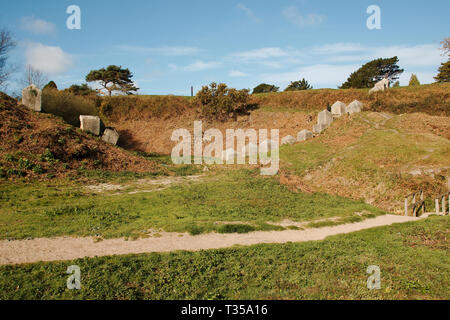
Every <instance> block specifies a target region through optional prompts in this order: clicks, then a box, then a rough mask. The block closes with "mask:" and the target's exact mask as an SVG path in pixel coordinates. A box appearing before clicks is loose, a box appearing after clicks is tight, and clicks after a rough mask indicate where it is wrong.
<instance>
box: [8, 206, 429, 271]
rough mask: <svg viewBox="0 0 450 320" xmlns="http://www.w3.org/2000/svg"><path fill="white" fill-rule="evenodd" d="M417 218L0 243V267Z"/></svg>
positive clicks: (303, 236) (300, 235) (286, 237)
mask: <svg viewBox="0 0 450 320" xmlns="http://www.w3.org/2000/svg"><path fill="white" fill-rule="evenodd" d="M419 219H421V218H414V217H404V216H397V215H384V216H379V217H376V218H374V219H367V220H364V221H362V222H358V223H351V224H344V225H338V226H332V227H324V228H318V229H307V230H286V231H258V232H251V233H248V234H218V233H209V234H203V235H198V236H191V235H188V234H179V233H161V237H158V238H155V237H152V238H146V239H139V240H135V241H126V240H124V239H109V240H104V241H100V242H95V241H94V239H92V238H69V237H61V238H40V239H32V240H18V241H8V240H2V241H0V265H10V264H21V263H32V262H39V261H59V260H73V259H77V258H83V257H95V256H109V255H121V254H132V253H135V254H136V253H149V252H169V251H175V250H187V251H198V250H206V249H219V248H227V247H231V246H234V245H243V246H248V245H254V244H258V243H286V242H303V241H312V240H323V239H325V238H326V237H328V236H331V235H336V234H343V233H350V232H354V231H358V230H363V229H369V228H374V227H379V226H386V225H391V224H393V223H402V222H408V221H416V220H419Z"/></svg>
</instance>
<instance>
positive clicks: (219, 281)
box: [0, 217, 450, 300]
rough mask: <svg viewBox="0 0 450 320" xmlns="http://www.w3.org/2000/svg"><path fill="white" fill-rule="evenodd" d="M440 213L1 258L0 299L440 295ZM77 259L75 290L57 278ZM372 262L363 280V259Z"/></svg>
mask: <svg viewBox="0 0 450 320" xmlns="http://www.w3.org/2000/svg"><path fill="white" fill-rule="evenodd" d="M449 229H450V220H449V218H448V217H432V218H429V219H427V220H422V221H419V222H410V223H406V224H397V225H393V226H389V227H380V228H375V229H370V230H365V231H360V232H356V233H352V234H348V235H339V236H333V237H330V238H328V239H326V240H324V241H318V242H307V243H298V244H297V243H289V244H284V245H257V246H251V247H245V248H231V249H223V250H210V251H201V252H195V253H189V252H175V253H170V254H144V255H129V256H115V257H103V258H93V259H79V260H75V261H65V262H53V263H36V264H29V265H19V266H2V267H0V299H152V300H156V299H447V300H448V299H449V298H450V295H449V291H448V288H449V285H450V259H449V249H448V248H449V245H450V244H449V240H448V239H449V235H448V233H449ZM70 265H78V266H79V267H80V268H81V286H82V288H81V290H79V291H76V290H75V291H70V290H68V289H67V288H66V281H67V277H68V275H67V274H66V270H67V267H68V266H70ZM370 265H377V266H379V267H380V269H381V289H380V290H368V289H367V286H366V282H367V279H368V277H369V275H368V274H367V273H366V270H367V267H368V266H370Z"/></svg>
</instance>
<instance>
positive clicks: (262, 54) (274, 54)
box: [231, 48, 288, 60]
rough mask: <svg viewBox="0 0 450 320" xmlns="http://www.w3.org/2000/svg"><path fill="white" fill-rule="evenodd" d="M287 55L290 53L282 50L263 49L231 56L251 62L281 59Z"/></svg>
mask: <svg viewBox="0 0 450 320" xmlns="http://www.w3.org/2000/svg"><path fill="white" fill-rule="evenodd" d="M287 55H288V53H287V52H285V51H284V50H282V49H280V48H261V49H256V50H250V51H244V52H238V53H234V54H232V55H231V57H234V58H240V59H246V60H250V59H268V58H279V57H286V56H287Z"/></svg>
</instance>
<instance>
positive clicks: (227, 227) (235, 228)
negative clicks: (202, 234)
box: [217, 224, 256, 233]
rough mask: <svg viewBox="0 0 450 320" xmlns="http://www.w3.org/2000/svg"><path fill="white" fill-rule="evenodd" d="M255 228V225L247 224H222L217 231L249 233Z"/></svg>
mask: <svg viewBox="0 0 450 320" xmlns="http://www.w3.org/2000/svg"><path fill="white" fill-rule="evenodd" d="M255 230H256V229H255V227H253V226H249V225H248V224H224V225H222V226H220V227H219V229H218V230H217V231H218V232H219V233H249V232H252V231H255Z"/></svg>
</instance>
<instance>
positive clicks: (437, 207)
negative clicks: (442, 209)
mask: <svg viewBox="0 0 450 320" xmlns="http://www.w3.org/2000/svg"><path fill="white" fill-rule="evenodd" d="M434 206H435V208H436V214H439V199H436V201H435V204H434Z"/></svg>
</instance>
